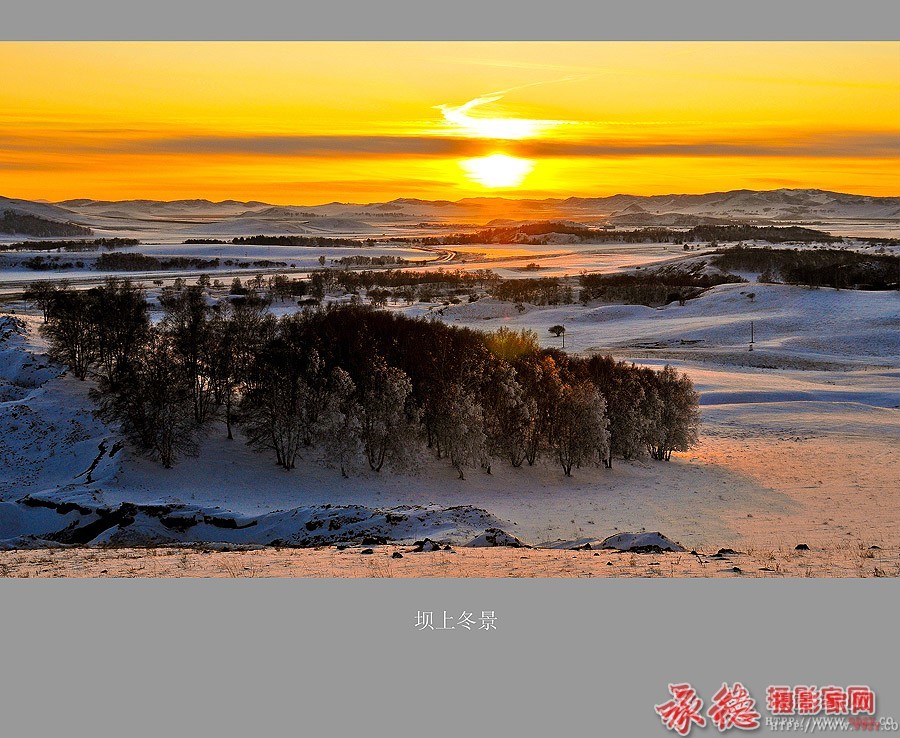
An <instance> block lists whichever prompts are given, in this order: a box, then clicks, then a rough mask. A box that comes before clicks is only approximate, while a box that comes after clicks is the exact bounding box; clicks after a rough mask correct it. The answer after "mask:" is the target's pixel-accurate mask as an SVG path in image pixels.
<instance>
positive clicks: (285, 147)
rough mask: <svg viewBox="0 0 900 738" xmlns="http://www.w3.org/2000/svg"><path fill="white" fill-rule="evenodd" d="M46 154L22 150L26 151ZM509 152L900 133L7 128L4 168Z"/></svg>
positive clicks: (814, 147)
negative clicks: (82, 131) (512, 135)
mask: <svg viewBox="0 0 900 738" xmlns="http://www.w3.org/2000/svg"><path fill="white" fill-rule="evenodd" d="M607 133H608V132H607ZM29 151H31V152H35V153H38V152H39V153H40V156H35V157H28V159H27V162H26V161H25V158H24V157H23V153H24V152H29ZM492 153H505V154H508V155H512V156H521V157H527V158H543V157H549V158H568V157H571V158H576V157H582V158H591V157H604V158H615V157H620V158H621V157H792V158H859V159H891V158H897V157H900V134H898V133H897V132H894V131H872V132H868V131H832V132H821V133H809V134H804V135H796V134H793V135H792V134H790V133H783V134H780V135H775V134H773V135H770V136H768V137H767V138H765V139H763V138H762V137H748V136H736V135H727V134H720V135H719V136H718V137H715V138H713V137H711V136H710V137H708V138H705V139H703V140H698V138H697V136H696V135H695V134H691V133H685V134H679V135H671V134H666V133H665V132H660V133H659V134H655V133H647V132H646V131H643V132H641V133H640V134H639V135H622V136H608V135H607V136H604V137H584V138H581V139H576V140H572V139H568V138H567V139H554V138H543V139H542V138H536V139H524V140H504V141H502V142H501V141H497V140H496V139H491V138H478V137H462V136H449V135H421V134H413V135H363V134H336V135H314V136H310V135H255V134H243V135H235V134H231V135H218V134H193V135H175V136H159V135H146V136H142V137H134V136H129V137H126V138H120V137H118V136H116V135H97V136H85V137H79V138H76V139H72V138H68V137H64V136H53V135H48V134H46V133H42V134H35V135H28V134H22V135H18V136H4V135H0V162H2V166H3V168H5V169H11V168H17V167H18V166H22V165H25V164H29V166H30V167H32V168H33V167H34V166H36V165H39V164H41V163H47V162H49V161H50V160H51V159H55V160H58V161H60V162H65V163H67V164H72V163H74V162H76V161H77V160H78V159H79V158H82V157H92V158H97V157H101V158H104V157H108V156H113V157H115V156H117V155H128V156H151V155H167V156H176V157H177V156H182V155H183V156H200V157H204V156H210V157H212V156H235V157H272V158H275V157H283V158H292V157H297V158H303V157H310V158H329V157H330V158H343V159H353V158H379V157H380V158H394V159H403V158H429V157H430V158H464V157H474V156H484V155H488V154H492Z"/></svg>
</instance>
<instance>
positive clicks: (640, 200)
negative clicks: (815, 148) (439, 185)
mask: <svg viewBox="0 0 900 738" xmlns="http://www.w3.org/2000/svg"><path fill="white" fill-rule="evenodd" d="M4 211H11V212H13V213H20V214H27V215H30V216H34V217H36V218H41V219H45V220H48V221H52V222H56V223H60V224H77V225H80V226H84V227H89V228H96V229H100V230H102V231H110V232H116V231H134V230H140V229H149V230H158V229H159V228H161V227H163V226H165V227H166V229H167V230H170V231H172V230H174V231H175V232H178V233H184V234H185V235H226V234H230V235H241V234H251V235H252V234H255V233H267V234H273V235H274V234H302V233H312V234H325V233H334V232H341V233H352V234H359V235H366V234H372V233H374V232H375V231H377V230H383V229H385V228H395V227H402V226H415V225H420V224H446V225H462V224H472V225H483V224H485V223H489V222H491V221H497V222H500V221H505V222H509V221H515V220H548V219H556V218H564V219H567V220H574V221H579V222H594V223H606V224H608V225H613V226H621V227H641V226H687V227H690V226H695V225H700V224H706V223H709V224H717V223H733V222H752V223H768V224H772V223H775V224H777V223H780V222H782V223H796V222H816V221H822V220H836V219H847V220H888V221H891V220H898V221H900V197H871V196H868V195H853V194H846V193H841V192H828V191H825V190H794V189H779V190H766V191H757V190H732V191H729V192H711V193H707V194H703V195H677V194H673V195H625V194H620V195H612V196H609V197H569V198H564V199H561V198H548V199H543V200H535V199H512V198H501V197H471V198H464V199H462V200H456V201H450V200H420V199H415V198H397V199H394V200H390V201H389V202H377V203H364V204H363V203H343V202H332V203H328V204H325V205H272V204H271V203H265V202H258V201H249V202H240V201H237V200H224V201H222V202H212V201H210V200H173V201H158V200H119V201H106V200H89V199H76V200H64V201H62V202H58V203H46V202H36V201H30V200H17V199H12V198H4V197H0V214H2V213H3V212H4Z"/></svg>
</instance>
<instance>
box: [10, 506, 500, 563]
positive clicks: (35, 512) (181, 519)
mask: <svg viewBox="0 0 900 738" xmlns="http://www.w3.org/2000/svg"><path fill="white" fill-rule="evenodd" d="M81 500H82V502H78V503H75V502H69V501H61V500H60V499H59V498H58V497H40V496H29V497H25V498H23V499H21V500H19V501H18V502H7V503H0V548H19V547H21V546H19V545H17V542H18V541H20V540H23V537H30V538H28V544H27V546H25V547H36V546H38V545H40V543H39V542H44V544H45V545H59V544H68V545H89V546H91V545H112V546H157V545H163V544H167V545H168V544H179V543H231V544H238V545H249V544H258V545H276V546H322V545H330V544H335V543H338V542H361V543H362V545H366V542H370V543H369V545H372V544H371V542H372V541H378V542H381V543H385V542H387V541H409V540H414V539H415V537H416V536H417V535H421V533H422V532H426V531H427V532H429V533H431V534H432V535H441V536H443V535H450V534H462V535H465V534H466V533H467V532H469V531H473V530H478V529H479V528H482V527H483V526H484V525H485V524H490V523H491V522H494V518H492V517H491V516H490V515H489V514H488V513H486V512H485V511H484V510H481V509H479V508H474V507H453V508H442V507H439V506H429V507H408V506H407V507H402V508H391V509H388V510H384V509H376V508H369V507H364V506H361V505H346V506H341V505H319V506H310V507H298V508H294V509H292V510H286V511H275V512H270V513H265V514H263V515H259V516H242V515H238V514H236V513H233V512H230V511H227V510H223V509H221V508H200V507H192V506H188V505H183V504H159V505H149V504H144V505H137V504H133V503H128V502H125V503H122V504H120V505H118V506H116V507H108V506H103V505H100V504H97V503H94V504H90V502H89V501H88V500H85V498H84V497H82V498H81ZM401 513H402V514H401ZM398 518H400V519H401V522H397V521H398ZM469 534H471V533H469ZM420 543H421V544H423V547H422V549H421V550H438V549H439V548H440V545H439V544H437V543H434V542H433V541H431V540H430V539H427V538H426V539H425V540H424V541H420Z"/></svg>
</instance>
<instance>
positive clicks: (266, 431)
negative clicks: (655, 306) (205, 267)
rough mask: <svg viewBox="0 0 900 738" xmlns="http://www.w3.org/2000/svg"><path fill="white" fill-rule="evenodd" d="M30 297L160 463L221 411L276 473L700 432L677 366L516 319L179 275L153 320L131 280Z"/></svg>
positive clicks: (114, 414) (65, 349)
mask: <svg viewBox="0 0 900 738" xmlns="http://www.w3.org/2000/svg"><path fill="white" fill-rule="evenodd" d="M35 299H40V300H41V302H42V305H46V316H47V320H46V323H45V324H44V326H43V332H44V334H45V335H46V337H47V339H48V341H49V343H50V352H51V355H52V356H53V357H54V358H56V359H57V360H59V361H61V362H63V363H65V364H66V365H67V366H68V367H69V368H70V370H71V371H72V373H73V374H74V375H75V376H76V377H78V378H80V379H85V378H87V377H92V378H94V379H96V382H97V384H96V390H95V391H94V394H95V396H96V398H97V400H98V403H99V407H100V411H99V412H100V413H101V414H102V415H103V416H104V417H106V418H107V419H109V420H111V421H115V422H118V423H120V424H121V427H122V429H123V431H124V432H125V434H126V436H127V437H128V439H129V440H130V442H131V443H132V444H133V445H134V446H135V447H136V448H138V449H139V450H141V451H143V452H145V453H147V454H149V455H150V456H152V457H155V458H156V459H158V460H159V461H160V462H161V463H162V464H163V465H164V466H166V467H169V466H171V465H173V464H174V463H176V462H177V460H178V459H179V458H180V457H182V456H184V455H185V454H190V453H192V452H193V451H194V449H196V447H197V443H198V440H199V438H200V437H201V436H202V434H203V433H205V432H209V430H208V429H209V427H210V425H211V423H212V422H213V421H216V420H218V421H222V422H223V423H224V426H225V429H226V431H227V434H228V437H229V438H232V437H233V429H234V428H239V429H240V430H241V432H242V435H243V437H244V438H245V439H246V441H247V443H249V444H250V445H251V446H253V447H254V448H257V449H259V450H260V451H262V452H265V453H269V454H271V455H272V458H273V461H274V463H275V464H277V465H278V466H280V467H282V468H284V469H292V468H294V467H295V465H296V463H297V460H298V459H302V458H304V457H307V458H308V457H309V455H311V454H312V452H315V453H316V455H323V456H324V458H325V459H326V460H327V462H328V463H330V464H332V465H334V466H335V467H338V468H340V469H341V471H342V473H343V474H345V475H346V474H348V473H349V471H350V470H352V469H353V468H354V467H355V466H357V465H367V466H368V467H369V468H371V469H372V470H374V471H380V470H382V469H383V468H385V467H388V468H394V469H403V468H408V467H409V466H411V465H413V464H415V461H416V459H417V458H420V457H421V456H422V454H424V453H426V452H430V453H431V454H433V455H434V456H435V457H437V458H439V459H444V460H446V462H447V463H448V464H449V465H450V466H451V467H452V468H454V469H455V470H456V472H457V473H458V474H459V477H460V478H464V477H465V474H466V473H467V472H468V471H469V470H472V469H475V470H477V469H482V470H484V471H485V472H487V473H490V471H491V468H492V465H493V464H495V463H507V464H510V465H511V466H513V467H520V466H522V465H523V464H528V465H529V466H530V465H534V464H535V463H537V462H538V460H539V459H547V460H548V461H551V462H552V463H555V464H558V465H559V467H560V468H561V469H562V471H563V473H564V474H565V475H567V476H568V475H571V474H572V471H573V469H577V468H579V467H583V466H586V465H589V464H593V465H600V464H601V463H602V464H604V465H605V466H607V467H609V466H611V465H612V459H613V456H614V455H618V456H621V457H623V458H626V459H628V458H635V457H638V456H641V455H643V454H649V455H650V456H652V457H653V458H655V459H661V460H668V459H669V458H670V457H671V454H672V452H673V451H685V450H687V449H688V448H690V447H691V446H692V445H693V444H695V443H696V442H697V429H698V425H699V412H698V396H697V394H696V392H694V390H693V387H692V385H691V382H690V380H689V379H688V378H687V377H686V376H685V375H683V374H679V373H678V372H676V371H675V370H674V369H672V368H671V367H666V368H665V369H664V370H662V371H656V370H653V369H649V368H644V367H637V366H634V365H630V364H626V363H623V362H619V361H615V360H613V359H611V358H609V357H601V356H592V357H590V358H581V357H577V356H570V355H568V354H566V353H564V352H562V351H557V350H555V349H541V348H540V346H539V344H538V338H537V335H536V334H535V333H534V332H532V331H528V330H522V331H518V332H517V331H512V330H509V329H505V328H501V329H500V330H498V331H495V332H493V333H485V332H481V331H476V330H472V329H468V328H459V327H454V326H449V325H446V324H444V323H442V322H439V321H437V320H431V319H424V318H418V319H414V318H410V317H407V316H404V315H402V314H397V313H393V312H388V311H384V310H378V309H374V308H372V307H371V306H360V305H347V304H343V305H332V306H328V307H324V308H312V309H306V310H303V311H300V312H295V313H292V314H288V315H284V316H282V317H276V316H274V315H273V314H272V313H271V312H269V310H268V303H267V301H265V300H263V299H261V298H259V297H257V296H256V295H255V294H254V293H253V292H249V293H247V294H244V295H239V296H234V297H232V298H231V299H228V300H221V301H215V300H211V299H209V298H208V296H207V295H206V293H205V291H204V290H203V288H202V287H200V286H184V285H182V286H180V287H179V288H166V289H164V290H163V292H162V295H161V297H160V305H161V308H162V311H163V314H162V318H161V319H160V320H158V321H157V322H155V323H154V322H151V320H150V315H149V307H148V304H147V302H146V300H145V298H144V295H143V294H142V292H141V290H140V289H138V288H137V287H135V286H134V285H132V284H131V283H130V282H128V281H127V280H108V281H107V282H106V283H105V284H104V285H103V286H102V287H98V288H94V289H90V290H85V291H73V290H69V289H66V288H57V289H52V290H49V291H48V292H47V293H46V294H43V293H42V294H40V295H39V296H36V297H35Z"/></svg>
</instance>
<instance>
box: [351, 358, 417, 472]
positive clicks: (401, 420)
mask: <svg viewBox="0 0 900 738" xmlns="http://www.w3.org/2000/svg"><path fill="white" fill-rule="evenodd" d="M411 393H412V383H411V382H410V380H409V377H408V376H407V375H406V373H405V372H404V371H402V370H401V369H397V368H396V367H392V366H389V365H388V364H387V363H385V361H384V359H382V358H381V357H377V356H376V357H375V358H374V360H373V362H372V369H371V373H370V374H369V376H368V377H367V381H366V383H365V385H364V386H363V388H362V391H361V393H360V403H359V405H360V439H361V441H362V445H363V451H364V452H365V455H366V460H367V461H368V462H369V467H370V468H371V469H372V470H373V471H381V468H382V467H383V466H384V463H385V461H388V462H390V463H391V464H392V465H393V466H395V467H403V466H405V465H406V464H407V463H408V461H409V454H410V452H411V450H412V448H413V446H414V444H415V426H414V425H413V418H414V413H413V412H411V410H410V408H409V407H408V406H409V403H410V395H411Z"/></svg>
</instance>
